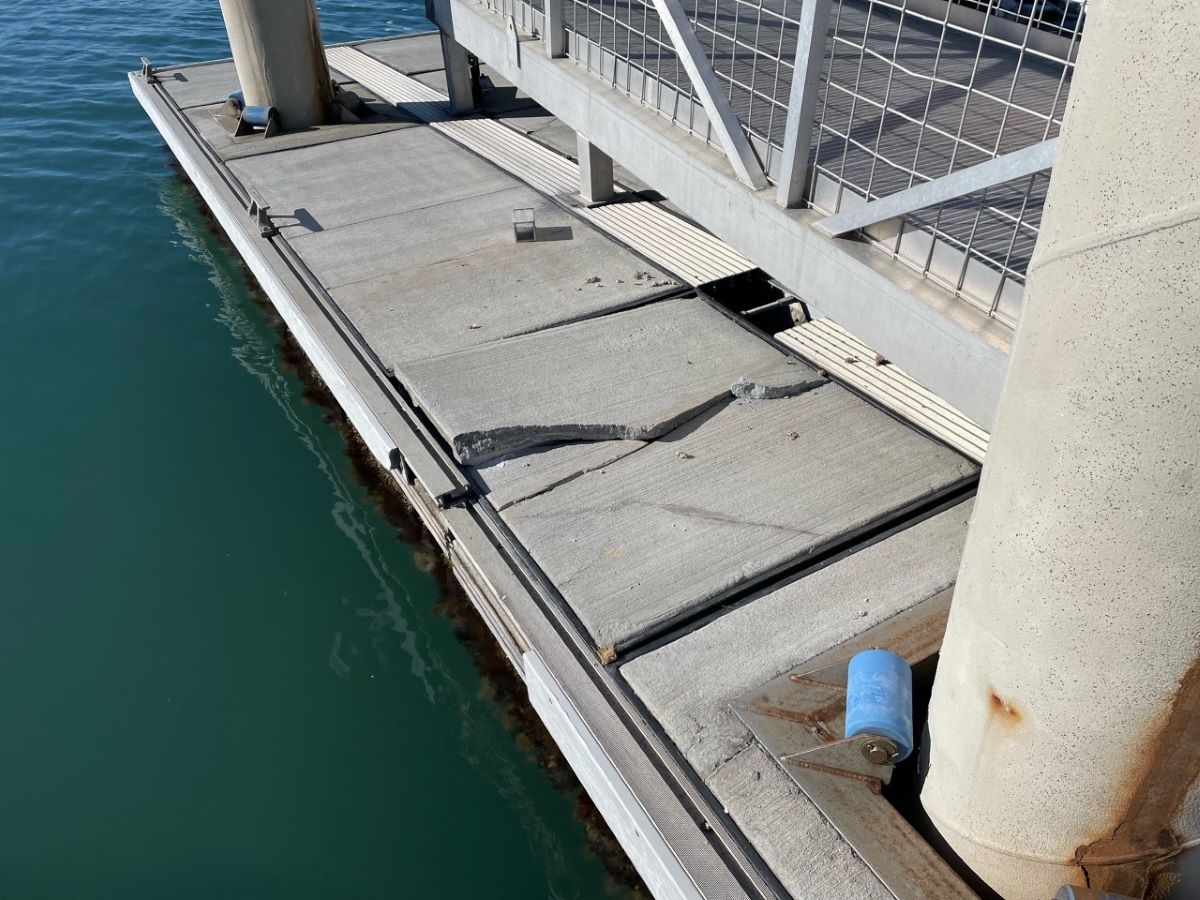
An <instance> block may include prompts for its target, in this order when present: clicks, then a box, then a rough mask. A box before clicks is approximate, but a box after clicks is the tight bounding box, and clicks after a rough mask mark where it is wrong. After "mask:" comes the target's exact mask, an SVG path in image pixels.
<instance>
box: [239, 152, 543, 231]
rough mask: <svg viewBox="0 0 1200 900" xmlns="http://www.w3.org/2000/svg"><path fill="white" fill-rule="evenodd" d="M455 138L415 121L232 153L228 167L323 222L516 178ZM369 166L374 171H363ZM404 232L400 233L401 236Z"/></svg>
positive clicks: (439, 200)
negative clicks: (340, 138)
mask: <svg viewBox="0 0 1200 900" xmlns="http://www.w3.org/2000/svg"><path fill="white" fill-rule="evenodd" d="M452 146H453V145H451V144H450V143H449V142H448V141H447V140H446V139H445V138H444V137H442V136H441V135H439V134H437V133H435V132H434V131H432V130H431V129H429V128H412V129H405V130H403V131H399V132H390V133H388V134H377V135H369V136H367V137H362V138H359V139H358V140H354V141H347V142H342V143H338V144H334V145H325V146H320V147H308V148H305V149H301V150H290V151H288V152H287V153H284V154H282V155H280V154H270V155H269V156H264V157H255V158H252V159H240V160H235V161H233V162H232V163H230V168H231V169H232V170H233V171H234V172H235V173H236V174H237V176H238V177H239V178H240V179H242V180H243V181H244V182H246V183H247V184H253V185H254V186H255V187H256V188H257V189H258V191H259V192H260V193H261V194H262V196H263V199H265V200H266V201H267V202H268V203H270V204H271V206H272V207H277V208H279V209H285V208H291V207H296V206H303V207H305V208H306V209H307V210H308V211H309V213H310V215H311V216H312V217H313V218H314V219H315V220H316V222H318V223H319V224H320V226H321V228H323V229H326V230H328V229H332V228H339V227H341V226H343V225H350V224H353V223H355V222H363V221H366V220H369V219H377V218H380V217H381V216H389V215H396V214H397V213H402V212H407V211H410V210H415V209H422V208H424V207H427V206H433V205H440V204H444V203H447V202H450V201H452V200H462V199H465V198H468V197H478V196H480V195H483V194H486V193H490V192H492V191H497V190H504V189H505V188H508V187H512V186H513V185H515V184H518V183H519V182H517V181H516V180H515V179H513V178H512V177H511V176H508V175H506V174H504V173H503V172H501V171H499V170H498V169H496V168H495V167H494V166H490V165H488V164H487V163H486V162H484V161H483V160H481V159H479V158H477V157H474V156H471V155H470V154H467V153H455V152H452V150H451V147H452ZM367 172H370V173H371V177H363V174H362V173H367ZM284 233H285V234H287V233H288V231H287V230H286V229H285V231H284ZM509 233H510V235H511V226H510V228H509ZM406 237H407V235H396V241H397V243H399V242H401V241H403V240H404V239H405V238H406Z"/></svg>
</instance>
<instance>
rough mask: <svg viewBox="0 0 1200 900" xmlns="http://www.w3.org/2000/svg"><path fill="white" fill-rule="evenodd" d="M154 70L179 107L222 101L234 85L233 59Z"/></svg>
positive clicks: (235, 78) (235, 81) (235, 87)
mask: <svg viewBox="0 0 1200 900" xmlns="http://www.w3.org/2000/svg"><path fill="white" fill-rule="evenodd" d="M155 74H156V75H157V76H158V80H159V83H160V84H161V85H162V86H163V88H164V89H165V90H166V92H167V93H168V94H170V95H171V99H172V100H174V101H175V102H176V103H177V104H179V107H180V108H181V109H187V108H188V107H191V106H208V105H209V104H212V103H222V102H224V100H225V98H226V97H228V96H229V95H230V93H232V92H233V91H236V90H237V89H238V77H237V72H236V71H235V70H234V68H233V60H228V61H226V62H214V63H204V64H202V65H198V66H183V67H182V68H178V69H163V70H162V71H161V72H156V73H155Z"/></svg>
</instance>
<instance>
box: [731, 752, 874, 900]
mask: <svg viewBox="0 0 1200 900" xmlns="http://www.w3.org/2000/svg"><path fill="white" fill-rule="evenodd" d="M708 786H709V788H710V789H711V790H712V792H713V793H714V794H715V795H716V796H717V798H718V799H719V800H720V801H721V804H722V805H723V806H724V807H725V809H726V811H727V812H728V813H729V816H730V818H732V819H733V821H734V822H736V823H737V824H738V827H739V828H741V829H742V831H743V832H745V834H746V837H748V838H749V839H750V841H751V843H753V844H754V847H755V849H756V850H758V852H759V853H760V854H762V857H763V860H764V861H765V862H766V863H767V865H768V866H770V867H771V871H772V872H774V873H775V875H776V877H778V878H779V880H780V881H781V882H782V883H783V886H784V887H785V888H787V889H788V891H790V892H791V894H792V895H793V896H794V897H803V898H804V900H847V898H853V900H894V895H893V894H892V892H891V891H889V890H888V889H887V888H886V887H884V885H883V882H881V881H880V880H879V879H878V878H876V877H875V874H874V873H873V872H872V871H871V869H870V868H869V867H868V866H867V864H866V863H864V862H863V861H862V859H861V858H860V857H859V856H858V855H857V854H856V853H855V852H854V850H853V848H851V846H850V845H849V844H848V843H846V841H845V840H844V839H843V838H842V836H841V835H840V834H838V832H837V829H835V828H834V827H833V826H832V825H830V824H829V822H828V821H827V820H826V819H825V818H824V817H823V816H822V815H821V814H820V812H819V811H818V810H817V808H816V807H815V806H813V804H812V802H811V801H810V800H809V799H808V798H807V797H805V796H804V794H803V793H802V792H801V791H800V788H799V787H798V786H797V785H796V782H794V781H792V779H791V778H789V777H788V776H787V774H786V773H785V772H783V771H782V770H781V769H780V768H779V766H778V765H776V763H775V760H773V759H771V757H770V756H769V755H768V754H767V753H766V752H765V751H764V750H763V749H762V748H761V747H760V746H758V745H757V744H754V745H751V746H749V747H747V748H746V749H744V750H743V751H742V752H741V753H739V754H738V755H737V756H735V757H733V759H731V760H729V762H727V763H726V764H725V765H723V766H722V767H721V768H720V769H719V770H717V772H715V773H714V774H713V776H712V777H711V778H710V779H709V782H708Z"/></svg>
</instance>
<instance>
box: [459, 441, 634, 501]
mask: <svg viewBox="0 0 1200 900" xmlns="http://www.w3.org/2000/svg"><path fill="white" fill-rule="evenodd" d="M645 446H646V445H645V443H644V442H642V441H588V442H584V443H574V444H556V445H554V446H551V447H539V448H537V449H535V450H529V451H526V452H523V453H515V454H511V455H509V456H504V457H501V458H500V459H496V460H492V461H491V462H489V463H487V464H486V465H483V466H480V467H479V468H477V469H476V470H475V474H476V475H477V476H478V478H479V480H480V481H481V482H482V483H483V485H484V492H485V494H486V496H487V499H488V502H489V503H491V504H492V506H494V507H495V508H496V509H498V510H499V509H505V508H507V507H509V506H511V505H512V504H514V503H519V502H520V501H522V500H526V499H528V498H529V497H532V496H534V495H535V494H540V493H543V492H544V491H548V490H550V489H551V488H554V487H557V486H558V485H560V484H565V483H566V482H568V481H571V480H573V479H575V478H578V477H579V476H580V475H583V474H584V473H585V472H591V471H593V470H596V469H603V468H604V467H605V466H607V465H610V464H611V463H614V462H616V461H617V460H618V459H621V458H622V457H624V456H628V455H629V454H630V453H633V452H635V451H637V450H640V449H642V448H643V447H645Z"/></svg>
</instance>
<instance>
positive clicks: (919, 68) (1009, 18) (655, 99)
mask: <svg viewBox="0 0 1200 900" xmlns="http://www.w3.org/2000/svg"><path fill="white" fill-rule="evenodd" d="M565 2H566V3H567V11H566V23H567V27H568V29H569V30H570V32H571V33H572V35H573V38H574V39H573V41H572V55H573V56H574V57H575V58H576V60H577V61H578V62H580V63H582V64H584V65H586V66H587V67H588V68H589V69H590V70H591V71H593V72H595V73H597V74H599V75H600V76H601V77H603V78H605V79H606V80H608V81H610V83H612V84H613V86H614V87H616V88H618V89H620V90H622V91H624V92H626V93H627V94H629V95H630V96H632V97H634V98H636V99H637V100H639V101H641V102H643V103H645V104H647V105H649V106H651V107H653V108H654V109H656V110H658V111H659V113H660V114H662V115H664V116H666V117H667V118H669V119H671V120H672V121H673V122H675V123H676V124H677V125H679V126H681V127H683V128H684V129H686V130H688V131H689V132H691V133H692V134H694V135H696V136H697V137H699V138H700V139H701V140H705V141H711V139H712V135H711V133H710V130H709V128H708V122H707V119H706V117H705V114H704V111H703V108H702V106H701V104H700V102H699V100H698V98H697V95H696V92H695V91H694V89H693V87H692V85H691V83H690V81H689V79H688V77H687V73H686V71H685V70H684V67H683V65H682V63H681V62H680V60H679V57H678V54H677V53H676V50H675V48H674V47H673V46H672V45H671V42H670V39H669V38H668V36H667V34H666V33H665V31H664V30H663V28H662V25H661V23H660V22H659V19H658V15H657V13H656V12H655V9H654V6H653V4H652V3H650V4H647V3H646V2H643V0H565ZM679 2H680V3H681V5H682V7H683V9H684V12H685V13H686V15H687V16H688V18H689V19H690V20H691V23H692V26H693V29H694V31H695V33H696V36H697V38H698V39H699V42H700V45H701V47H702V48H703V50H704V53H705V56H706V57H707V62H708V64H709V65H711V67H712V69H713V72H714V73H715V75H716V77H717V80H718V82H719V83H720V85H721V86H722V87H723V89H724V91H725V94H726V96H727V97H728V99H729V101H730V104H731V106H732V108H733V110H734V112H735V114H736V115H737V118H738V120H739V122H740V123H741V125H742V127H743V128H744V129H745V131H746V134H747V136H748V137H749V139H750V142H751V146H752V147H753V148H754V150H755V152H756V153H757V154H758V156H759V161H760V162H761V163H762V165H763V168H764V171H766V172H767V174H768V178H769V179H771V180H775V179H777V178H778V177H779V175H780V172H781V171H782V154H783V144H784V136H785V131H786V127H787V121H788V101H789V96H790V91H791V87H792V80H793V77H794V73H795V68H794V67H795V55H796V48H797V43H798V40H799V36H800V28H801V24H800V16H801V11H802V4H803V2H806V0H679ZM809 2H811V0H809ZM1083 9H1084V8H1083V4H1082V3H1080V2H1078V0H954V2H947V0H832V3H831V11H830V23H829V30H828V34H827V36H826V44H825V55H824V65H823V71H822V75H821V79H820V88H819V96H818V99H817V113H816V122H815V123H814V124H815V129H814V137H813V150H812V153H811V155H810V158H809V173H810V175H809V181H808V186H807V192H806V197H807V200H808V201H809V203H810V205H811V206H813V207H814V208H816V209H818V210H820V211H823V212H828V213H834V212H838V211H840V210H845V209H848V208H852V207H854V206H858V205H862V204H863V203H866V202H868V201H870V200H876V199H879V198H882V197H887V196H889V195H890V194H894V193H896V192H898V191H903V190H906V189H908V188H910V187H913V186H915V185H918V184H921V183H924V182H928V181H932V180H935V179H938V178H941V177H943V176H945V175H948V174H951V173H953V172H957V171H959V170H961V169H965V168H968V167H970V166H974V165H978V164H980V163H983V162H986V161H988V160H991V159H994V158H996V157H997V156H1000V155H1003V154H1006V153H1011V152H1013V151H1016V150H1020V149H1022V148H1025V147H1029V146H1031V145H1033V144H1037V143H1039V142H1041V141H1045V140H1048V139H1050V138H1053V137H1056V136H1057V134H1058V131H1059V128H1060V126H1061V124H1062V116H1063V112H1064V110H1065V108H1066V101H1067V93H1068V90H1069V87H1070V80H1071V71H1072V69H1073V68H1074V59H1075V54H1076V51H1077V49H1078V43H1079V37H1080V34H1081V32H1082V29H1083V23H1084V14H1083ZM1047 180H1048V174H1047V173H1042V174H1041V175H1039V176H1034V177H1025V178H1022V179H1018V180H1016V181H1014V182H1012V183H1009V184H1005V185H998V186H996V187H993V188H991V189H990V190H987V191H980V192H978V193H976V194H972V195H970V196H967V197H960V198H957V199H955V200H953V201H949V202H947V203H944V204H941V205H940V206H938V207H935V208H933V209H927V210H921V211H919V212H918V213H914V214H912V215H910V216H907V217H906V218H905V220H904V221H903V222H902V223H889V224H887V225H886V226H881V227H877V228H872V229H868V230H867V232H866V236H867V237H868V238H870V239H872V240H874V241H875V242H876V243H877V244H878V245H879V246H880V247H881V248H882V249H884V250H886V251H887V252H889V253H891V254H892V255H893V256H894V257H895V258H897V259H900V260H902V261H903V262H905V263H907V264H909V265H911V266H914V267H916V268H918V269H919V270H920V271H921V272H922V273H923V274H925V275H928V276H929V277H931V278H933V279H934V280H935V281H937V282H939V283H940V284H943V285H944V286H946V287H948V288H949V289H950V290H952V291H954V292H955V293H956V294H958V295H959V296H961V297H963V298H964V299H966V300H967V301H969V302H971V303H972V304H974V305H976V306H977V307H980V308H981V309H983V310H984V311H985V312H987V313H988V314H990V315H995V316H996V317H997V318H999V319H1001V320H1002V321H1005V322H1010V323H1011V322H1013V321H1015V318H1016V307H1017V303H1018V302H1019V300H1018V301H1014V297H1015V298H1019V296H1020V293H1021V290H1022V289H1023V285H1024V279H1025V272H1026V269H1027V267H1028V262H1029V257H1030V255H1031V252H1032V247H1033V244H1034V242H1036V239H1037V231H1038V225H1039V222H1040V215H1041V208H1042V204H1043V202H1044V200H1045V194H1046V184H1047Z"/></svg>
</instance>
